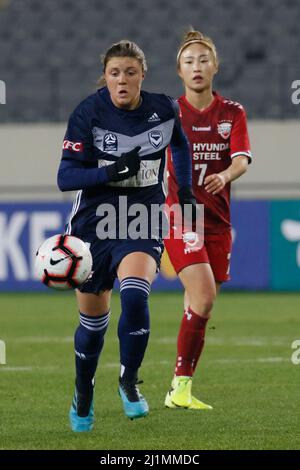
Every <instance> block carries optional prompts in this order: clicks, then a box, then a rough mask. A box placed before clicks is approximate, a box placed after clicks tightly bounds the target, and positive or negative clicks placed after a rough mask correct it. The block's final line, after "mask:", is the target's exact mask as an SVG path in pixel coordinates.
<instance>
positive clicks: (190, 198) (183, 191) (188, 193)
mask: <svg viewBox="0 0 300 470" xmlns="http://www.w3.org/2000/svg"><path fill="white" fill-rule="evenodd" d="M177 194H178V199H179V204H180V206H181V210H182V215H183V217H184V218H186V220H187V221H188V222H192V224H195V223H196V220H197V215H198V211H197V207H196V205H197V201H196V198H195V196H194V194H193V192H192V188H191V187H190V186H184V187H182V188H180V189H179V191H178V193H177ZM185 204H189V205H191V209H192V210H187V211H184V205H185ZM185 212H186V213H185ZM190 217H192V220H190Z"/></svg>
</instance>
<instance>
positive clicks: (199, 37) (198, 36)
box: [177, 27, 219, 68]
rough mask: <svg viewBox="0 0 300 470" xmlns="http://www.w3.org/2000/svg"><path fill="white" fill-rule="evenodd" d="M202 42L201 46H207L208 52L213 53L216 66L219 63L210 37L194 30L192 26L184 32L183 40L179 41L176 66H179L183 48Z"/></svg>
mask: <svg viewBox="0 0 300 470" xmlns="http://www.w3.org/2000/svg"><path fill="white" fill-rule="evenodd" d="M196 43H198V44H203V46H205V47H207V48H208V49H209V50H210V52H211V53H212V55H213V59H214V62H215V65H216V67H217V66H218V65H219V59H218V54H217V49H216V46H215V44H214V42H213V41H212V39H211V38H210V37H208V36H204V34H203V33H201V32H200V31H195V30H194V29H193V28H192V27H190V29H189V30H188V31H187V32H186V33H185V35H184V37H183V40H182V41H181V44H180V46H179V49H178V53H177V68H179V67H180V64H179V61H180V56H181V54H182V52H183V51H184V49H186V47H188V46H189V45H190V44H196Z"/></svg>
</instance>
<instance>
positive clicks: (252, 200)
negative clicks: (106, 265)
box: [0, 121, 300, 291]
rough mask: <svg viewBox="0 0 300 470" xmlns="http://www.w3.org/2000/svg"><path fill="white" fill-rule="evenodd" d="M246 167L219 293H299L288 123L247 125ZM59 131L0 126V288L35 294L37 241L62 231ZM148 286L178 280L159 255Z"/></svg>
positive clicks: (295, 163) (66, 199)
mask: <svg viewBox="0 0 300 470" xmlns="http://www.w3.org/2000/svg"><path fill="white" fill-rule="evenodd" d="M249 131H250V138H251V142H252V148H253V154H254V162H253V164H252V165H251V166H250V168H249V171H248V172H247V174H246V175H244V176H243V177H242V178H241V179H240V181H238V182H236V183H234V185H233V188H234V189H233V196H234V197H233V202H232V221H233V237H234V250H233V256H232V263H231V277H232V280H231V281H230V282H229V283H228V284H227V285H226V286H225V287H224V288H225V289H250V290H299V289H300V270H299V269H300V220H299V214H300V185H299V182H298V180H299V176H298V175H299V174H300V160H299V159H298V158H296V152H297V144H298V142H297V138H298V136H297V131H298V123H297V122H296V121H274V122H272V121H251V122H250V124H249ZM64 132H65V126H64V125H61V124H57V125H54V124H52V125H44V124H43V125H29V124H28V125H22V126H16V125H4V126H1V127H0V135H1V144H2V152H3V153H2V154H3V155H4V156H5V165H2V168H1V172H0V290H2V291H18V290H41V289H44V287H43V286H42V285H40V284H39V283H38V282H36V281H35V280H34V278H33V260H34V254H35V251H36V249H37V247H38V246H39V245H40V243H41V242H42V241H43V240H44V239H45V238H47V237H48V236H51V235H53V234H55V233H59V232H61V231H62V230H63V227H64V223H65V220H66V218H67V216H68V213H69V211H70V208H71V200H72V198H73V194H72V193H60V192H59V191H58V190H57V187H56V172H57V167H58V164H59V160H60V153H61V144H62V140H63V136H64ZM154 288H156V289H178V288H180V283H179V282H178V280H177V279H176V276H175V273H174V271H173V269H172V267H171V266H170V262H169V260H168V258H167V256H166V255H164V258H163V263H162V272H161V274H160V275H159V277H158V279H157V280H156V282H155V284H154Z"/></svg>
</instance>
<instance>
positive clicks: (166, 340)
mask: <svg viewBox="0 0 300 470" xmlns="http://www.w3.org/2000/svg"><path fill="white" fill-rule="evenodd" d="M73 341H74V338H73V336H19V337H15V338H11V339H9V340H6V344H9V343H17V344H19V343H34V344H43V343H72V342H73ZM114 341H116V342H117V341H118V339H117V338H115V339H114ZM150 341H151V342H152V343H157V344H176V341H177V338H176V337H175V336H165V337H162V338H155V337H151V336H150ZM291 341H292V340H291V338H290V337H284V336H282V337H273V338H268V337H258V338H255V337H254V338H251V337H247V336H244V337H236V336H231V337H230V336H229V337H226V338H225V337H223V338H222V337H216V338H214V337H211V336H209V335H208V336H207V338H206V344H211V345H214V346H226V345H227V346H253V347H260V346H261V347H264V346H286V345H288V346H290V342H291Z"/></svg>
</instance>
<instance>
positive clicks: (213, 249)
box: [165, 31, 251, 409]
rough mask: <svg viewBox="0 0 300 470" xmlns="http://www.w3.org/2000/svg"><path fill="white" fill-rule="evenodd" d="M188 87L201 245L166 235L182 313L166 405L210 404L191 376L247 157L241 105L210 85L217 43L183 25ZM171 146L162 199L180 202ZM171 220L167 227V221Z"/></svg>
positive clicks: (184, 100)
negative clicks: (233, 190)
mask: <svg viewBox="0 0 300 470" xmlns="http://www.w3.org/2000/svg"><path fill="white" fill-rule="evenodd" d="M177 70H178V74H179V76H180V78H181V79H182V81H183V84H184V88H185V95H184V96H182V97H180V98H179V99H178V103H179V107H180V116H181V122H182V125H183V129H184V131H185V133H186V135H187V138H188V140H189V143H190V150H191V158H192V181H193V192H194V194H195V196H196V199H197V203H199V204H204V246H203V248H201V249H200V250H193V248H192V247H190V246H188V245H189V242H186V243H185V242H184V240H183V239H173V238H172V233H171V237H170V238H169V239H166V240H165V246H166V249H167V252H168V254H169V257H170V260H171V262H172V264H173V266H174V269H175V271H176V272H177V274H178V276H179V278H180V280H181V282H182V284H183V286H184V289H185V298H184V307H185V310H184V315H183V319H182V322H181V326H180V329H179V334H178V340H177V358H176V366H175V375H174V378H173V381H172V385H171V389H170V390H169V392H168V393H167V396H166V399H165V405H166V406H167V407H169V408H178V407H182V408H189V409H210V408H212V407H211V406H210V405H206V404H205V403H203V402H201V401H200V400H197V399H196V398H195V397H193V396H192V392H191V388H192V377H193V375H194V372H195V369H196V366H197V362H198V360H199V357H200V355H201V352H202V350H203V346H204V337H205V328H206V323H207V321H208V320H209V318H210V315H211V311H212V307H213V303H214V300H215V297H216V293H217V292H218V291H219V289H220V286H221V284H222V282H224V281H227V280H228V279H229V261H230V254H231V225H230V208H229V204H230V182H231V181H233V180H235V179H237V178H239V177H240V176H241V175H242V174H243V173H245V171H246V170H247V167H248V163H249V162H250V160H251V153H250V146H249V139H248V133H247V124H246V114H245V111H244V109H243V107H242V106H241V105H240V104H239V103H237V102H234V101H231V100H228V99H225V98H223V97H221V96H220V95H218V94H217V93H216V92H214V91H213V89H212V82H213V78H214V75H215V74H216V73H217V71H218V56H217V52H216V47H215V45H214V43H213V42H212V40H211V39H210V38H209V37H206V36H204V35H203V34H202V33H200V32H199V31H190V32H188V33H187V34H186V35H185V37H184V40H183V41H182V43H181V45H180V47H179V51H178V55H177ZM172 157H173V155H172V151H170V150H168V163H167V168H168V175H169V177H168V188H169V192H168V197H167V204H168V205H172V204H173V203H176V202H178V196H177V191H178V186H177V183H176V179H175V173H174V165H173V164H174V158H172ZM172 225H173V224H172V223H171V227H172Z"/></svg>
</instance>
